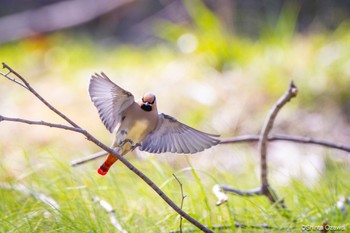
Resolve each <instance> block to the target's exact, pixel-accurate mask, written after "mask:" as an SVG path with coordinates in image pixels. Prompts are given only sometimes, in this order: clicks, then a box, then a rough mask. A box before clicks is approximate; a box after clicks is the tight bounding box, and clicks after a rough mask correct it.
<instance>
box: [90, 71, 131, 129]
mask: <svg viewBox="0 0 350 233" xmlns="http://www.w3.org/2000/svg"><path fill="white" fill-rule="evenodd" d="M89 94H90V97H91V100H92V102H93V103H94V105H95V106H96V108H97V110H98V113H99V116H100V118H101V120H102V122H103V124H104V125H105V126H106V128H107V129H108V130H109V132H113V130H114V129H115V128H116V126H117V125H118V124H119V123H120V121H121V119H122V115H123V113H124V111H125V110H126V109H127V108H128V107H129V106H130V105H131V104H133V103H134V96H133V95H132V94H131V93H130V92H128V91H126V90H124V89H122V88H121V87H119V86H118V85H116V84H115V83H113V82H112V81H111V80H110V79H109V78H108V77H107V75H105V74H104V73H101V74H95V75H92V77H91V79H90V85H89Z"/></svg>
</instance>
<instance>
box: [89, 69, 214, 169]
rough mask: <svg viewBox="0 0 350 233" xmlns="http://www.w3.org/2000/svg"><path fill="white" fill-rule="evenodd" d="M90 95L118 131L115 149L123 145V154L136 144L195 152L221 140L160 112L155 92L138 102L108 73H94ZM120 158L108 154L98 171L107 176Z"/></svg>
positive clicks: (110, 127)
mask: <svg viewBox="0 0 350 233" xmlns="http://www.w3.org/2000/svg"><path fill="white" fill-rule="evenodd" d="M89 94H90V97H91V100H92V102H93V103H94V105H95V106H96V108H97V110H98V113H99V116H100V118H101V120H102V122H103V124H104V125H105V127H106V128H107V130H108V131H109V132H111V133H113V132H114V131H116V133H115V137H114V140H113V143H112V148H119V149H120V154H121V155H122V156H124V155H125V154H127V153H128V152H129V151H131V150H134V149H135V148H136V147H139V150H141V151H147V152H150V153H165V152H171V153H182V154H193V153H197V152H200V151H203V150H205V149H208V148H210V147H212V146H214V145H217V144H218V143H219V142H220V139H219V138H218V137H219V135H215V134H208V133H204V132H201V131H199V130H196V129H194V128H192V127H190V126H188V125H185V124H183V123H181V122H179V121H177V120H176V119H175V118H174V117H171V116H168V115H166V114H164V113H161V114H158V110H157V101H156V96H155V95H154V94H152V93H146V94H144V96H143V97H142V98H141V99H140V100H137V101H135V99H134V96H133V95H132V94H131V93H130V92H128V91H126V90H124V89H122V88H121V87H119V86H118V85H117V84H115V83H113V82H112V81H111V80H110V79H109V78H108V77H107V76H106V75H105V74H104V73H101V74H95V75H92V77H91V80H90V85H89ZM117 160H118V158H117V157H115V156H114V155H113V154H108V155H107V159H106V160H105V162H104V163H103V164H102V165H101V166H100V167H99V169H98V173H99V174H100V175H106V174H107V172H108V170H109V168H110V167H111V166H112V165H113V164H114V163H115V162H116V161H117Z"/></svg>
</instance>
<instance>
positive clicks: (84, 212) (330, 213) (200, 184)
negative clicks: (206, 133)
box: [0, 151, 350, 232]
mask: <svg viewBox="0 0 350 233" xmlns="http://www.w3.org/2000/svg"><path fill="white" fill-rule="evenodd" d="M37 156H38V157H39V158H40V157H41V158H43V159H44V160H46V161H47V162H48V163H49V164H50V165H49V166H46V167H44V166H36V165H33V164H31V165H30V164H28V168H27V169H26V170H25V171H23V172H24V173H25V174H26V175H25V176H22V177H20V178H17V179H14V178H12V179H9V180H7V181H6V184H10V185H16V184H23V185H25V186H26V187H27V188H28V189H30V190H32V191H33V192H36V193H40V194H44V195H47V196H50V197H52V198H53V199H54V200H55V201H56V202H57V203H58V204H59V206H60V207H59V209H53V208H51V207H50V206H49V205H47V204H45V203H43V202H42V201H40V200H39V199H37V198H35V197H34V196H33V195H30V194H26V193H22V192H20V191H18V190H15V189H8V188H7V189H4V188H3V189H0V195H1V200H2V201H1V203H0V213H1V230H0V232H67V231H69V232H115V231H116V229H115V228H114V227H113V225H112V224H111V223H110V220H109V214H108V213H107V212H106V211H105V210H104V209H103V208H102V207H101V206H100V205H99V204H98V203H95V202H94V201H93V197H94V196H98V197H99V198H101V199H103V200H105V201H107V202H109V203H110V204H111V205H112V207H113V208H114V210H115V214H116V216H117V218H118V220H119V222H120V224H121V225H122V226H123V228H124V229H125V230H127V231H129V232H168V231H172V230H176V229H178V227H179V217H178V216H177V214H176V213H174V211H173V210H172V209H170V207H168V206H167V205H166V204H165V203H164V202H163V201H161V199H160V198H158V197H157V196H156V194H155V193H154V192H153V191H152V190H151V189H150V188H149V187H148V186H147V185H146V184H144V183H143V182H142V181H141V180H138V179H136V178H135V175H133V174H132V173H131V172H130V171H128V170H127V169H126V168H124V167H123V166H122V164H120V163H119V164H117V165H116V166H115V167H113V170H112V171H111V172H110V173H109V174H108V175H107V176H106V177H101V176H98V175H97V173H96V172H95V171H94V170H95V169H96V168H97V166H98V164H99V162H93V163H91V164H88V165H84V166H81V167H78V168H71V167H70V166H69V165H68V163H64V162H62V161H59V160H58V159H57V155H56V154H53V153H47V152H45V151H42V152H41V153H39V154H37ZM129 158H130V159H131V160H132V162H133V163H134V164H135V165H136V166H137V167H139V168H142V171H143V172H144V173H146V174H147V175H148V176H149V177H150V178H151V179H152V180H153V181H154V182H155V183H156V184H158V185H159V186H161V188H162V189H163V190H164V191H165V193H167V194H168V195H169V196H170V197H171V198H172V199H173V200H174V201H175V202H176V203H178V204H179V205H180V202H181V191H180V188H179V186H178V183H177V181H176V180H175V179H174V177H173V176H172V174H176V176H177V177H178V178H179V180H180V181H181V183H182V184H183V189H184V195H186V198H185V200H184V206H183V209H184V210H185V211H187V212H188V213H189V214H190V215H192V216H193V217H194V218H196V219H197V220H199V221H200V222H201V223H203V224H205V225H207V226H209V227H217V226H226V227H228V229H226V230H220V231H219V230H218V231H219V232H227V231H231V230H232V231H233V230H236V231H238V232H239V231H242V230H243V229H239V228H237V229H235V227H234V223H242V224H245V225H247V226H256V225H258V224H268V225H269V226H271V227H273V228H274V229H272V230H266V229H260V230H259V229H251V228H246V229H244V232H247V231H248V232H249V231H252V232H256V231H260V232H267V231H268V232H273V231H275V230H277V229H281V228H283V229H284V231H295V230H300V229H301V226H302V225H313V226H318V225H321V224H322V222H323V221H324V220H325V219H328V222H329V224H330V225H332V226H333V225H339V226H345V227H346V228H348V227H350V226H348V223H349V220H350V219H349V215H348V214H344V213H342V212H341V211H340V210H338V209H337V208H335V205H336V203H337V201H338V199H339V197H340V196H347V195H348V194H349V190H350V185H349V183H348V182H346V178H344V177H346V176H348V175H349V170H348V169H347V167H345V166H344V165H343V164H342V163H339V162H334V161H333V160H329V159H327V160H326V164H327V165H326V169H325V171H324V174H323V175H322V179H320V181H319V182H318V183H316V184H315V185H314V186H313V187H308V186H306V185H305V184H303V183H302V182H300V181H298V180H292V181H291V183H290V185H288V186H287V187H283V186H275V187H274V188H276V191H277V192H278V194H279V195H280V196H281V197H283V198H284V199H285V202H286V205H287V206H288V209H289V211H290V212H291V213H292V216H293V217H294V218H295V220H296V221H295V222H293V221H292V220H291V219H287V218H284V217H282V215H281V214H280V213H279V212H278V211H277V210H276V208H274V207H273V206H272V205H271V204H270V203H269V202H268V201H267V199H266V198H265V197H251V198H245V197H239V196H235V195H230V196H229V202H228V203H226V204H224V205H222V206H220V207H217V206H215V202H216V199H215V196H214V195H213V194H212V193H211V188H212V187H213V185H214V184H217V183H225V184H230V185H233V186H236V187H239V188H242V189H244V188H249V187H254V185H255V186H256V184H257V180H256V178H255V176H254V175H252V173H251V172H250V171H249V170H248V169H247V170H246V171H245V172H244V173H242V174H240V175H238V176H237V175H236V174H234V173H231V172H229V171H223V172H221V171H220V170H216V169H210V170H205V171H204V170H201V169H197V168H195V167H193V166H191V163H192V162H191V161H188V160H187V162H186V163H187V164H188V166H187V167H184V168H182V169H175V168H174V167H173V166H171V165H170V164H167V163H162V162H159V161H157V160H156V159H155V158H150V159H148V160H145V161H140V160H139V159H135V158H133V157H132V156H130V157H129ZM184 159H185V158H184ZM149 160H151V161H149ZM185 160H186V159H185ZM250 164H251V165H253V161H251V162H250ZM9 172H10V171H7V170H6V169H5V168H2V169H1V174H2V177H4V176H3V175H4V174H8V173H9ZM3 183H4V181H3ZM346 209H347V211H349V207H346ZM186 228H187V229H189V228H193V227H192V226H191V225H190V224H189V223H187V222H186V221H184V229H186Z"/></svg>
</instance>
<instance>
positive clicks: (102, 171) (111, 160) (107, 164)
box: [97, 154, 118, 176]
mask: <svg viewBox="0 0 350 233" xmlns="http://www.w3.org/2000/svg"><path fill="white" fill-rule="evenodd" d="M117 160H118V158H117V157H115V156H114V155H112V154H108V155H107V159H106V161H105V162H104V163H103V164H102V165H101V166H100V167H99V168H98V170H97V172H98V174H100V175H101V176H104V175H106V174H107V172H108V170H109V168H110V167H111V166H112V165H113V164H114V163H115V162H116V161H117Z"/></svg>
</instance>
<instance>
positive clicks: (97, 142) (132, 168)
mask: <svg viewBox="0 0 350 233" xmlns="http://www.w3.org/2000/svg"><path fill="white" fill-rule="evenodd" d="M2 64H3V67H4V68H6V69H8V70H9V71H10V72H11V73H13V74H14V75H15V76H16V77H18V78H19V79H20V80H21V81H22V82H23V83H24V85H25V86H26V87H27V90H28V91H30V92H31V93H32V94H34V95H35V96H36V97H37V98H38V99H39V100H40V101H41V102H43V103H44V104H45V105H46V106H47V107H48V108H49V109H50V110H52V111H53V112H55V113H56V114H57V115H59V116H60V117H62V118H63V119H64V120H66V121H67V122H68V123H69V124H71V125H72V126H73V128H74V130H72V129H71V128H69V129H68V128H66V127H57V128H61V129H63V128H64V129H67V130H70V131H73V132H78V133H81V134H83V135H84V136H85V137H86V138H87V140H89V141H91V142H93V143H94V144H95V145H97V146H98V147H100V148H101V149H102V150H105V151H107V152H108V153H110V154H113V155H114V156H116V157H117V158H118V159H119V161H120V162H121V163H123V164H124V165H125V166H126V167H128V168H129V169H130V170H131V171H132V172H134V173H135V174H136V175H137V176H138V177H140V178H141V179H142V180H143V181H144V182H146V183H147V184H148V186H150V187H151V188H152V189H153V190H154V191H155V192H156V193H157V194H158V195H159V196H160V197H161V198H162V199H163V200H164V201H165V202H166V203H167V204H168V205H169V206H170V207H171V208H172V209H173V210H175V211H176V212H177V213H178V214H180V215H181V216H182V217H184V218H185V219H187V220H188V221H189V222H190V223H192V224H193V225H194V226H196V227H197V228H198V229H200V230H202V231H203V232H212V231H211V230H210V229H208V228H207V227H205V226H204V225H202V224H201V223H199V222H198V221H197V220H195V219H194V218H192V217H191V216H190V215H188V214H187V213H186V212H185V211H183V210H182V209H181V208H180V207H178V206H177V205H176V204H175V203H174V202H173V201H172V200H171V199H170V198H169V197H168V196H167V195H166V194H165V193H164V192H163V191H162V190H161V189H160V188H159V187H158V186H157V185H156V184H155V183H154V182H153V181H152V180H151V179H149V178H148V177H147V176H146V175H145V174H143V173H142V172H141V171H140V170H138V169H137V168H136V167H135V166H134V165H132V164H131V163H130V162H129V161H128V160H127V159H126V158H124V157H123V156H121V155H120V154H119V153H117V151H116V150H113V149H112V148H110V147H108V146H106V145H105V144H103V143H102V142H100V141H99V140H98V139H96V138H95V137H94V136H93V135H92V134H90V133H89V132H88V131H86V130H84V129H82V128H81V127H79V126H78V125H77V124H76V123H75V122H73V121H72V120H70V119H69V118H68V117H66V116H65V115H64V114H63V113H61V112H60V111H58V110H57V109H56V108H54V107H53V106H52V105H51V104H49V103H48V102H47V101H46V100H45V99H44V98H43V97H41V96H40V95H39V94H38V93H37V92H36V91H35V90H34V88H32V87H31V86H30V84H29V83H28V82H27V81H26V80H25V79H24V78H23V77H22V76H21V75H19V74H18V73H17V72H16V71H15V70H13V69H12V68H11V67H9V66H8V65H6V64H5V63H4V62H3V63H2ZM0 75H2V73H1V74H0ZM7 76H8V74H7ZM5 77H6V76H5ZM6 78H8V77H6ZM10 80H11V79H10ZM16 83H17V82H16ZM17 84H18V83H17ZM1 119H2V120H5V118H4V117H2V118H1ZM19 122H22V123H27V124H31V123H33V121H26V120H21V121H19ZM49 124H50V125H56V124H51V123H49ZM41 125H44V124H41ZM50 125H47V126H50ZM56 126H57V125H56Z"/></svg>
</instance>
